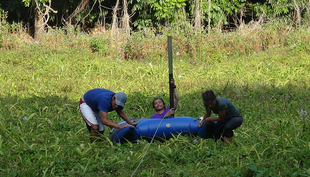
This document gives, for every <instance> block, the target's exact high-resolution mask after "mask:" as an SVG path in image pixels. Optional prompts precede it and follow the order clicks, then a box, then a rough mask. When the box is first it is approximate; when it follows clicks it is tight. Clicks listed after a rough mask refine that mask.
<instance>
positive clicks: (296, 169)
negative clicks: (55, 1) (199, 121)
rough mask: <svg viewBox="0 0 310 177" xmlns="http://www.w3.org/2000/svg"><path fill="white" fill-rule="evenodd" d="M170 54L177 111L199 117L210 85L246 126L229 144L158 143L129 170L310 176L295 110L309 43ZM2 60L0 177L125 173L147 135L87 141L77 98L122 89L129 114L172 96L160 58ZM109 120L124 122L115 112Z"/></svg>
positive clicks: (305, 80)
mask: <svg viewBox="0 0 310 177" xmlns="http://www.w3.org/2000/svg"><path fill="white" fill-rule="evenodd" d="M174 42H176V41H174ZM174 44H175V43H174ZM177 52H178V50H177V49H176V48H174V49H173V53H174V55H173V59H174V61H173V65H174V78H175V82H176V85H177V89H178V91H179V95H180V101H179V107H178V110H177V111H176V116H190V117H194V118H198V117H201V116H203V114H204V108H203V104H202V98H201V94H202V92H204V91H205V90H207V89H212V90H213V91H214V92H215V94H217V96H223V97H226V98H228V99H230V100H231V101H232V102H233V103H234V104H235V106H236V107H237V108H239V110H240V111H241V114H242V116H243V117H244V123H243V125H242V126H241V127H240V128H238V129H237V130H235V137H234V140H233V141H234V143H233V144H231V145H227V146H225V145H223V144H222V143H214V142H213V141H212V140H204V139H200V138H199V137H182V136H178V137H176V138H174V139H170V140H169V141H167V142H164V143H160V142H155V143H153V144H151V145H150V149H149V150H148V152H147V154H146V156H145V158H144V161H143V162H142V164H141V166H140V168H139V169H138V170H137V171H136V173H135V176H154V177H155V176H156V177H157V176H219V177H222V176H241V177H243V176H249V177H250V176H309V175H310V161H309V158H310V134H309V130H310V126H309V118H307V117H306V116H305V118H304V119H301V114H300V111H301V110H306V111H309V110H310V97H309V95H308V94H309V83H310V77H309V75H310V52H309V46H304V45H299V44H298V43H296V44H294V45H293V44H292V45H287V46H285V47H274V48H270V49H268V50H265V51H261V52H253V53H251V54H249V55H238V54H230V53H227V54H223V53H222V54H216V53H215V54H213V56H212V58H209V59H207V60H205V59H203V60H199V57H197V58H198V59H196V60H192V59H191V58H190V56H189V55H176V53H177ZM0 64H1V71H0V157H1V158H0V164H1V165H0V176H83V177H84V176H131V175H132V173H133V172H134V170H135V169H136V167H137V166H138V164H139V162H140V160H141V158H142V157H143V154H144V153H145V151H146V149H147V146H148V142H146V141H141V142H140V143H139V144H136V143H127V144H123V145H120V144H113V143H112V142H111V141H110V140H109V130H110V129H109V128H108V127H106V130H105V133H104V137H103V139H104V140H103V142H100V143H94V144H91V143H90V142H89V139H88V138H89V137H88V135H89V133H88V131H87V129H86V127H85V124H84V122H83V121H82V118H81V116H80V113H79V111H78V101H79V98H80V97H81V96H82V95H83V94H84V92H86V91H87V90H89V89H92V88H98V87H102V88H107V89H110V90H112V91H115V92H117V91H123V92H125V93H126V94H127V95H128V101H127V104H126V107H125V112H126V113H127V115H128V116H129V117H131V118H133V119H134V120H137V119H140V118H148V117H149V116H150V115H152V114H153V113H154V110H153V108H152V105H151V102H152V100H153V98H155V97H163V98H164V100H165V101H166V102H169V90H168V59H167V57H166V56H161V55H157V56H155V55H154V56H152V57H146V59H143V60H123V59H118V58H110V57H108V56H104V55H100V53H96V52H95V53H94V52H91V51H90V50H89V49H87V48H74V47H73V48H70V49H68V48H61V47H59V48H46V47H44V46H40V45H33V46H30V47H24V48H19V49H14V48H13V49H11V50H8V49H0ZM109 119H110V120H113V121H114V122H118V121H120V120H121V119H120V118H119V117H118V116H117V114H116V113H115V112H111V113H110V114H109ZM195 139H196V140H198V143H197V144H194V143H193V141H194V140H195Z"/></svg>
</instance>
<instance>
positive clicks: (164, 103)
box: [152, 98, 166, 109]
mask: <svg viewBox="0 0 310 177" xmlns="http://www.w3.org/2000/svg"><path fill="white" fill-rule="evenodd" d="M158 99H159V100H161V101H162V102H163V103H164V108H165V109H166V104H165V102H164V100H163V99H162V98H154V100H153V102H152V105H153V108H154V109H155V107H154V102H155V101H156V100H158Z"/></svg>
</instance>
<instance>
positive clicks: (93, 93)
mask: <svg viewBox="0 0 310 177" xmlns="http://www.w3.org/2000/svg"><path fill="white" fill-rule="evenodd" d="M126 101H127V95H126V94H125V93H123V92H117V93H114V92H112V91H110V90H107V89H103V88H96V89H92V90H89V91H87V92H86V93H85V94H84V95H83V96H82V98H81V99H80V103H79V109H80V113H81V115H82V117H83V120H84V122H85V123H86V127H87V129H88V131H89V133H90V141H91V142H94V141H97V140H98V137H99V136H100V133H101V134H103V131H104V125H106V126H109V127H110V128H117V129H123V128H125V127H128V126H136V125H137V124H138V122H133V121H131V120H130V119H129V117H128V116H127V115H126V113H125V111H124V110H123V109H124V107H125V103H126ZM111 111H116V113H117V114H118V115H119V116H120V117H121V118H122V119H123V120H125V121H126V122H127V123H128V124H126V125H118V124H116V123H114V122H112V121H110V120H109V119H108V113H109V112H111Z"/></svg>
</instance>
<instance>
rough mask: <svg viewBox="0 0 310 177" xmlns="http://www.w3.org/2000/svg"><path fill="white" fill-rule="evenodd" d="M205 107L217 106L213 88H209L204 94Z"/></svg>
mask: <svg viewBox="0 0 310 177" xmlns="http://www.w3.org/2000/svg"><path fill="white" fill-rule="evenodd" d="M202 99H203V104H204V105H205V107H209V108H214V107H215V106H216V95H215V94H214V92H213V91H212V90H207V91H206V92H204V93H203V94H202Z"/></svg>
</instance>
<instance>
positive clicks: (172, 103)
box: [168, 34, 174, 117]
mask: <svg viewBox="0 0 310 177" xmlns="http://www.w3.org/2000/svg"><path fill="white" fill-rule="evenodd" d="M168 63H169V92H170V95H169V96H170V109H172V108H174V98H173V85H172V84H171V83H170V80H171V79H172V78H173V67H172V37H171V34H168ZM172 117H174V115H172Z"/></svg>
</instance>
